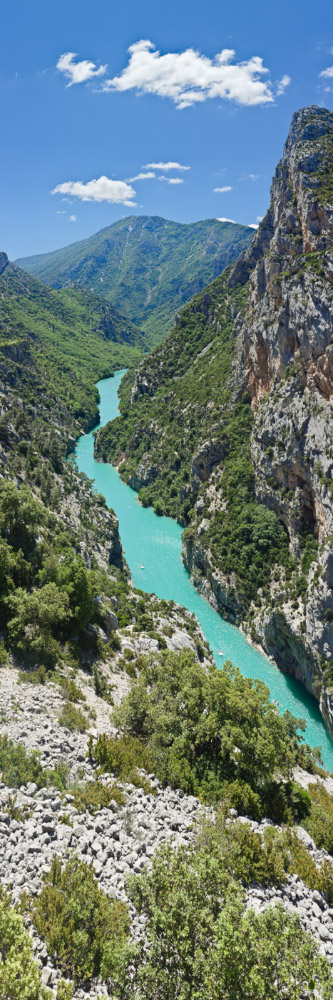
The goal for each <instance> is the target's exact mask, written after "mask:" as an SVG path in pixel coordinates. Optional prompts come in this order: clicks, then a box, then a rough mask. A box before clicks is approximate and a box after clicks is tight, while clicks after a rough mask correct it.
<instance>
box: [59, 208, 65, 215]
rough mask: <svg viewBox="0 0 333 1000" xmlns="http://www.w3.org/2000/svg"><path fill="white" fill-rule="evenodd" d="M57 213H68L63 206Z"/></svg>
mask: <svg viewBox="0 0 333 1000" xmlns="http://www.w3.org/2000/svg"><path fill="white" fill-rule="evenodd" d="M57 215H66V209H65V208H62V209H61V211H58V212H57Z"/></svg>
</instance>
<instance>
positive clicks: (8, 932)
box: [0, 886, 73, 1000]
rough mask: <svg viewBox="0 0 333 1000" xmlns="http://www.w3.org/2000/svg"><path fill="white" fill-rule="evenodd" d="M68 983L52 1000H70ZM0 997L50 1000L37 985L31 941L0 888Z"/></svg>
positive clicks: (8, 999) (35, 965) (49, 993)
mask: <svg viewBox="0 0 333 1000" xmlns="http://www.w3.org/2000/svg"><path fill="white" fill-rule="evenodd" d="M72 995H73V991H72V988H71V984H70V983H65V982H64V981H62V982H61V983H59V985H58V990H57V998H56V1000H71V998H72ZM0 996H1V998H3V1000H51V997H52V994H51V992H50V990H47V989H45V988H44V987H43V986H42V984H41V970H40V967H39V965H38V964H37V962H36V961H35V959H34V956H33V947H32V939H31V937H30V935H29V933H28V931H26V930H25V927H24V923H23V919H22V916H21V914H20V913H19V911H18V907H17V906H13V905H12V903H11V898H10V895H9V893H7V892H6V890H5V889H4V888H3V887H2V886H0Z"/></svg>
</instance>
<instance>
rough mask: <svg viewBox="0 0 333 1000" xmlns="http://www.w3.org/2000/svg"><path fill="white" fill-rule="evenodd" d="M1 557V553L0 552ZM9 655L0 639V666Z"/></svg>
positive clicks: (2, 665) (4, 663)
mask: <svg viewBox="0 0 333 1000" xmlns="http://www.w3.org/2000/svg"><path fill="white" fill-rule="evenodd" d="M0 558H1V554H0ZM8 660H9V656H8V653H7V650H6V647H5V644H4V642H3V641H2V639H0V667H5V666H6V664H7V663H8Z"/></svg>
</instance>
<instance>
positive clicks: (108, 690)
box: [93, 663, 113, 705]
mask: <svg viewBox="0 0 333 1000" xmlns="http://www.w3.org/2000/svg"><path fill="white" fill-rule="evenodd" d="M93 681H94V691H95V694H97V697H98V698H104V701H107V702H108V703H109V705H112V704H113V699H112V686H110V684H108V682H107V680H106V678H105V677H103V674H101V672H100V670H98V667H97V666H96V663H95V664H94V666H93Z"/></svg>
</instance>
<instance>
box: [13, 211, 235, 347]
mask: <svg viewBox="0 0 333 1000" xmlns="http://www.w3.org/2000/svg"><path fill="white" fill-rule="evenodd" d="M252 235H253V230H252V229H250V228H249V227H248V226H240V225H236V224H235V223H225V222H219V221H218V220H217V219H207V220H204V221H202V222H193V223H189V224H181V223H178V222H169V221H168V220H167V219H161V218H159V217H158V216H153V217H150V216H146V215H143V216H134V215H133V216H130V217H129V218H126V219H120V220H119V222H115V223H114V224H113V225H112V226H108V227H107V228H106V229H102V230H101V231H100V232H99V233H96V234H95V235H94V236H91V237H89V238H88V239H86V240H82V241H81V242H79V243H73V244H71V246H69V247H64V248H63V249H62V250H56V251H54V252H53V253H48V254H42V255H40V256H37V257H25V258H22V259H21V260H19V261H17V263H18V264H19V266H20V267H22V268H24V269H25V270H26V271H28V272H29V273H30V274H33V275H35V276H36V277H38V278H39V279H40V280H41V281H44V282H46V284H48V285H51V286H53V287H54V288H60V287H62V286H68V285H69V284H73V283H74V284H75V285H78V286H80V287H84V288H87V289H89V290H91V291H93V292H95V293H97V295H99V296H102V297H103V298H105V299H107V300H108V301H110V302H112V303H113V305H114V306H116V307H117V309H119V310H120V311H121V312H122V313H124V314H125V316H128V318H129V319H131V320H133V322H134V323H136V324H137V325H138V326H139V327H142V329H144V330H145V332H146V334H147V336H148V337H149V341H150V345H151V346H153V345H154V344H157V343H159V341H161V340H163V339H164V338H165V336H166V335H167V333H168V332H169V331H170V330H171V327H172V324H173V321H174V316H175V313H176V311H177V310H178V309H179V308H180V307H181V306H182V305H183V304H184V303H185V302H187V301H188V300H189V299H191V298H192V296H193V295H195V294H196V293H197V292H199V291H201V289H202V288H204V286H205V285H206V284H207V282H208V281H211V280H212V279H213V278H215V277H216V275H217V274H220V272H221V271H222V270H223V268H224V267H226V266H227V265H228V264H230V263H232V262H233V261H234V260H236V258H237V257H238V256H239V255H240V254H241V253H242V251H243V250H244V249H245V247H247V246H248V245H249V243H250V241H251V238H252Z"/></svg>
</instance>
